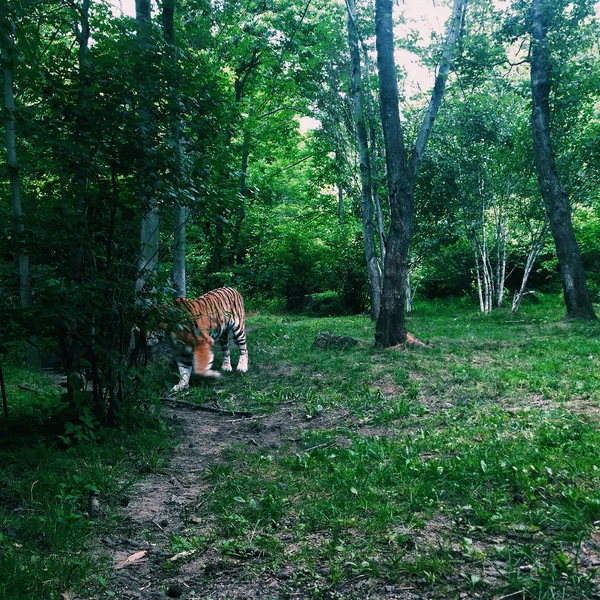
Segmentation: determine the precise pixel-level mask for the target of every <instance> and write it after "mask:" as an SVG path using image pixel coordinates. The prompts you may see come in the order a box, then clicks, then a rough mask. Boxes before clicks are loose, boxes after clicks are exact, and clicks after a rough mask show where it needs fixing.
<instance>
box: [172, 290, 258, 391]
mask: <svg viewBox="0 0 600 600" xmlns="http://www.w3.org/2000/svg"><path fill="white" fill-rule="evenodd" d="M174 304H175V306H176V307H177V308H179V309H181V310H182V311H184V313H185V314H186V315H189V321H188V322H185V323H181V326H182V327H181V328H178V329H176V330H175V331H173V332H172V334H171V345H172V348H173V350H174V355H175V358H176V360H177V363H178V367H179V372H180V375H181V381H180V383H179V384H178V385H177V386H175V388H174V389H175V390H176V391H178V390H181V389H184V388H186V387H187V386H188V384H189V377H190V375H191V371H192V368H191V366H193V372H194V373H196V374H198V375H202V376H204V377H219V376H220V373H219V372H218V371H213V370H212V368H211V367H212V362H213V358H214V355H213V352H212V346H213V344H214V342H215V340H217V339H218V340H219V342H220V345H221V349H222V350H223V364H222V366H221V369H222V370H223V371H231V370H232V366H231V352H230V348H229V339H230V338H233V341H234V342H235V344H236V346H237V347H238V348H239V350H240V358H239V362H238V365H237V370H238V371H241V372H246V371H247V370H248V350H247V348H246V329H245V320H246V313H245V311H244V300H243V298H242V296H241V295H240V293H239V292H238V291H237V290H235V289H233V288H230V287H224V288H219V289H216V290H213V291H211V292H208V293H206V294H204V295H203V296H200V297H199V298H196V299H195V300H190V299H188V298H177V299H176V300H175V302H174ZM190 359H191V360H190ZM190 363H191V366H190Z"/></svg>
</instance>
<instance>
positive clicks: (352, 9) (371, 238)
mask: <svg viewBox="0 0 600 600" xmlns="http://www.w3.org/2000/svg"><path fill="white" fill-rule="evenodd" d="M346 5H347V8H348V44H349V46H350V61H351V63H352V97H353V104H354V121H355V127H356V139H357V142H358V154H359V161H360V181H361V209H362V225H363V238H364V244H365V260H366V263H367V275H368V278H369V295H370V298H371V319H372V320H373V321H376V320H377V317H378V316H379V310H380V305H381V288H380V281H379V267H378V264H377V249H376V247H375V234H374V226H373V196H372V181H371V173H372V169H371V157H370V154H369V142H368V137H367V128H366V125H365V114H364V107H363V94H362V74H361V65H360V50H359V48H358V31H357V28H356V5H355V3H354V0H347V3H346Z"/></svg>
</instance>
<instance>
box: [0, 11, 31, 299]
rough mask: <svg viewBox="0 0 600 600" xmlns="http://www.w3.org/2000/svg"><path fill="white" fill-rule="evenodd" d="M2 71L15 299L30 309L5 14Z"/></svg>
mask: <svg viewBox="0 0 600 600" xmlns="http://www.w3.org/2000/svg"><path fill="white" fill-rule="evenodd" d="M0 28H1V31H0V36H1V40H0V42H1V44H0V47H1V51H2V72H3V77H4V110H5V115H6V165H7V167H8V177H9V180H10V201H11V205H12V211H13V227H14V231H15V241H16V244H17V249H16V250H17V251H16V254H17V265H18V273H19V298H20V302H21V308H31V306H32V295H31V281H30V278H29V254H28V253H27V246H26V243H25V233H24V232H25V227H24V225H23V210H22V208H21V177H20V174H19V164H18V162H17V136H16V131H15V97H14V92H13V67H12V65H13V61H14V42H13V37H12V32H11V29H12V22H11V20H10V19H9V17H8V15H2V21H1V22H0Z"/></svg>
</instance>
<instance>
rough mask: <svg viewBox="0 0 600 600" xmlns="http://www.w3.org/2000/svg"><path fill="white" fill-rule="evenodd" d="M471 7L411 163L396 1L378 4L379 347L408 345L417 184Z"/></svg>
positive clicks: (457, 9)
mask: <svg viewBox="0 0 600 600" xmlns="http://www.w3.org/2000/svg"><path fill="white" fill-rule="evenodd" d="M466 4H467V2H466V0H455V3H454V9H453V13H452V17H451V20H450V26H449V30H448V37H447V40H446V44H445V48H444V50H443V52H442V59H441V62H440V67H439V70H438V75H437V77H436V80H435V84H434V88H433V93H432V95H431V100H430V102H429V107H428V109H427V112H426V114H425V117H424V119H423V123H422V125H421V128H420V130H419V134H418V136H417V140H416V143H415V146H414V148H413V151H412V156H411V158H410V164H409V162H408V156H407V152H406V147H405V144H404V137H403V133H402V128H401V126H400V113H399V109H398V83H397V81H396V65H395V61H394V36H393V21H392V6H393V2H392V0H376V1H375V34H376V45H377V65H378V71H379V92H380V98H381V122H382V125H383V137H384V141H385V154H386V164H387V180H388V201H389V205H390V230H389V234H388V237H387V246H386V256H385V264H384V272H383V289H382V293H381V310H380V313H379V318H378V319H377V326H376V331H375V345H376V346H379V347H384V348H387V347H390V346H395V345H396V344H400V343H402V342H404V341H406V333H407V332H406V310H405V305H406V274H407V266H408V250H409V246H410V240H411V236H412V232H413V228H414V215H415V208H414V187H415V181H416V178H417V175H418V173H419V168H420V166H421V162H422V160H423V153H424V151H425V146H426V144H427V140H428V138H429V134H430V133H431V129H432V127H433V123H434V121H435V117H436V115H437V112H438V110H439V107H440V104H441V102H442V96H443V94H444V89H445V87H446V81H447V79H448V73H449V72H450V66H451V59H452V54H453V51H454V46H455V45H456V40H457V39H458V34H459V30H460V23H461V21H462V18H463V15H464V12H465V9H466Z"/></svg>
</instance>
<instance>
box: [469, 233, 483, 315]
mask: <svg viewBox="0 0 600 600" xmlns="http://www.w3.org/2000/svg"><path fill="white" fill-rule="evenodd" d="M471 243H472V246H473V255H474V257H475V280H476V281H477V295H478V296H479V311H480V312H482V313H485V304H484V301H483V286H482V285H481V271H480V268H479V248H477V242H476V241H475V239H473V240H472V242H471Z"/></svg>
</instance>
